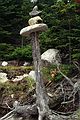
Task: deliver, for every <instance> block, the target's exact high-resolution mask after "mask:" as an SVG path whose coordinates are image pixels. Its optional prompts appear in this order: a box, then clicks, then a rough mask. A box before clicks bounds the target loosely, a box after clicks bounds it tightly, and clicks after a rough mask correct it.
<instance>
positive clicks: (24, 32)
mask: <svg viewBox="0 0 80 120" xmlns="http://www.w3.org/2000/svg"><path fill="white" fill-rule="evenodd" d="M47 29H48V26H47V25H46V24H43V23H41V24H35V25H31V26H28V27H25V28H23V29H22V30H21V31H20V35H22V36H29V35H30V34H31V33H33V32H36V31H37V32H38V31H45V30H47Z"/></svg>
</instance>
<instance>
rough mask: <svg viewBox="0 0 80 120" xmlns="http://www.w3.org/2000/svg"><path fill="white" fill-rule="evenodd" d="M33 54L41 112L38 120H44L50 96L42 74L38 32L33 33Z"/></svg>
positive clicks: (38, 103) (38, 102) (38, 105)
mask: <svg viewBox="0 0 80 120" xmlns="http://www.w3.org/2000/svg"><path fill="white" fill-rule="evenodd" d="M31 37H32V55H33V62H34V67H35V74H36V95H37V101H36V103H37V108H38V112H39V118H38V120H42V119H43V117H44V116H45V114H46V112H47V111H48V110H49V107H48V102H49V98H48V95H47V93H46V90H45V86H44V83H43V80H42V74H41V55H40V46H39V41H38V32H35V33H32V34H31Z"/></svg>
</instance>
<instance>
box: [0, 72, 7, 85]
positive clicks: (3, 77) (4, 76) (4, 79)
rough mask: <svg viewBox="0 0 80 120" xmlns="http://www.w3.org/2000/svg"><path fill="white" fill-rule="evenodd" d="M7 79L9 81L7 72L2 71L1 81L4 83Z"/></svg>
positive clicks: (0, 74)
mask: <svg viewBox="0 0 80 120" xmlns="http://www.w3.org/2000/svg"><path fill="white" fill-rule="evenodd" d="M7 81H8V78H7V74H6V73H2V72H1V73H0V82H1V83H4V82H7Z"/></svg>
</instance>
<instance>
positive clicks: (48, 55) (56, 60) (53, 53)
mask: <svg viewBox="0 0 80 120" xmlns="http://www.w3.org/2000/svg"><path fill="white" fill-rule="evenodd" d="M41 60H42V65H45V66H46V65H48V64H54V65H55V64H58V65H59V64H60V63H61V57H60V54H59V50H57V49H48V50H47V51H45V52H44V53H43V54H42V55H41Z"/></svg>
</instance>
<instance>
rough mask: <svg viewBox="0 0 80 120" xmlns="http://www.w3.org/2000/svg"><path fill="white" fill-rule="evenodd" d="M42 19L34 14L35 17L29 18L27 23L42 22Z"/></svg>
mask: <svg viewBox="0 0 80 120" xmlns="http://www.w3.org/2000/svg"><path fill="white" fill-rule="evenodd" d="M42 21H43V20H42V19H41V18H40V17H39V16H36V17H33V18H31V19H29V21H28V23H29V25H35V24H39V22H40V23H42Z"/></svg>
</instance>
